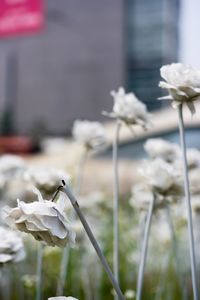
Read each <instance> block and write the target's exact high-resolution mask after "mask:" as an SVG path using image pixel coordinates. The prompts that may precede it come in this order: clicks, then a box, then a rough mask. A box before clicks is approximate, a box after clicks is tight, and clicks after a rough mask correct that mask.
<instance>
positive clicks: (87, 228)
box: [60, 185, 125, 300]
mask: <svg viewBox="0 0 200 300" xmlns="http://www.w3.org/2000/svg"><path fill="white" fill-rule="evenodd" d="M60 190H61V191H62V192H64V193H65V194H66V195H67V197H68V198H69V200H70V202H71V204H72V206H73V208H74V210H75V212H76V214H77V215H78V217H79V219H80V221H81V223H82V225H83V227H84V229H85V231H86V233H87V235H88V238H89V240H90V242H91V244H92V246H93V247H94V249H95V251H96V253H97V255H98V257H99V259H100V261H101V263H102V266H103V267H104V269H105V271H106V273H107V275H108V277H109V279H110V282H111V283H112V286H113V288H114V289H115V291H116V293H117V295H118V297H119V300H125V298H124V296H123V294H122V291H121V289H120V287H119V285H118V282H117V281H116V279H115V278H114V276H113V273H112V271H111V269H110V267H109V265H108V263H107V260H106V258H105V256H104V255H103V253H102V251H101V248H100V247H99V244H98V243H97V241H96V239H95V237H94V235H93V233H92V231H91V229H90V226H89V224H88V223H87V221H86V219H85V217H84V215H83V214H82V212H81V210H80V207H79V204H78V202H77V199H76V198H75V196H74V195H73V193H72V192H71V190H70V188H69V187H68V186H67V185H65V186H64V187H63V188H62V189H60Z"/></svg>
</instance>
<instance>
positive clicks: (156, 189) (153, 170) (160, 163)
mask: <svg viewBox="0 0 200 300" xmlns="http://www.w3.org/2000/svg"><path fill="white" fill-rule="evenodd" d="M140 173H141V174H142V176H143V178H144V182H143V184H144V185H146V186H147V187H146V189H147V190H150V191H151V192H152V193H153V194H154V195H155V196H156V201H157V205H160V204H162V202H163V200H167V201H170V202H171V201H175V200H178V199H180V197H181V196H182V194H183V183H182V179H181V176H180V174H179V173H178V172H177V171H176V170H175V169H174V167H173V165H171V164H169V163H167V162H165V161H164V160H162V159H160V158H157V159H154V160H152V161H148V162H145V163H144V165H143V167H142V168H140Z"/></svg>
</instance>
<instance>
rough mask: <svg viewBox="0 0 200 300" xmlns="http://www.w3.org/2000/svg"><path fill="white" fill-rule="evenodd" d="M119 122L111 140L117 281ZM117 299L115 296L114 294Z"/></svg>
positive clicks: (116, 273)
mask: <svg viewBox="0 0 200 300" xmlns="http://www.w3.org/2000/svg"><path fill="white" fill-rule="evenodd" d="M120 127H121V124H120V123H119V122H117V124H116V133H115V139H114V142H113V178H114V185H113V195H114V198H113V238H114V245H113V269H114V276H115V279H116V281H117V282H119V174H118V142H119V132H120ZM115 299H116V300H117V299H118V298H117V296H116V295H115Z"/></svg>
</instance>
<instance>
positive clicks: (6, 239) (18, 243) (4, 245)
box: [0, 227, 25, 265]
mask: <svg viewBox="0 0 200 300" xmlns="http://www.w3.org/2000/svg"><path fill="white" fill-rule="evenodd" d="M0 236H1V239H0V264H1V265H2V264H5V263H10V262H19V261H21V260H23V259H24V258H25V250H24V244H23V240H22V238H21V236H20V235H19V233H17V232H15V231H13V230H10V229H8V228H6V227H0Z"/></svg>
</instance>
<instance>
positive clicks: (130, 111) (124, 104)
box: [104, 87, 149, 128]
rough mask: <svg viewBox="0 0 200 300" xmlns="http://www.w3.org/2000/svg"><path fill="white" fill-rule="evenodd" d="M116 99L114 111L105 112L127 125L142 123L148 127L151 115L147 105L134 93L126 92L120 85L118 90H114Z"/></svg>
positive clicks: (113, 95) (112, 93)
mask: <svg viewBox="0 0 200 300" xmlns="http://www.w3.org/2000/svg"><path fill="white" fill-rule="evenodd" d="M111 96H112V97H113V99H114V105H113V111H112V112H111V113H105V112H104V113H105V114H107V115H108V116H110V117H112V118H117V119H119V120H121V121H123V122H124V123H126V124H127V125H141V126H143V127H144V128H147V124H148V121H149V115H148V113H147V109H146V105H145V104H144V103H142V102H141V101H139V100H138V98H137V97H136V96H135V95H134V94H133V93H128V94H126V93H125V90H124V88H122V87H120V88H119V90H118V92H115V91H112V92H111Z"/></svg>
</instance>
